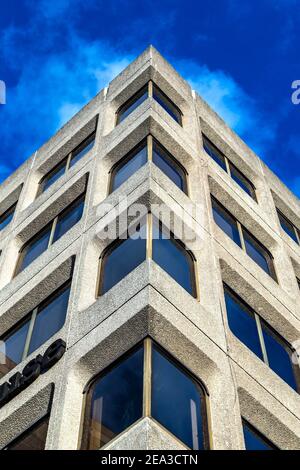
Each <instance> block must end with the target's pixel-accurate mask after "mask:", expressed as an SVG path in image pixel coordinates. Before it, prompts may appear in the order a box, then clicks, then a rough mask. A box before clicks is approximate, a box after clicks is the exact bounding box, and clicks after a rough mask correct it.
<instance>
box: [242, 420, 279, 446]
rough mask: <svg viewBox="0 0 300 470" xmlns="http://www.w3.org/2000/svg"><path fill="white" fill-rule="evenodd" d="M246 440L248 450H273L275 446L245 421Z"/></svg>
mask: <svg viewBox="0 0 300 470" xmlns="http://www.w3.org/2000/svg"><path fill="white" fill-rule="evenodd" d="M243 431H244V440H245V448H246V450H273V447H272V446H271V445H270V444H269V442H268V441H267V440H265V439H264V438H263V437H262V436H260V435H259V434H257V433H256V432H255V431H254V429H253V428H252V427H251V428H250V427H249V426H248V425H247V424H246V423H245V422H243Z"/></svg>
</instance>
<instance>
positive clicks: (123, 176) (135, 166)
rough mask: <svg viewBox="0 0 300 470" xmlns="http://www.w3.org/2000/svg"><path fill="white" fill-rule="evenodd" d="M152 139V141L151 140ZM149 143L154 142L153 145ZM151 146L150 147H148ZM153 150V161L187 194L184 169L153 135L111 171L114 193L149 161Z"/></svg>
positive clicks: (111, 188)
mask: <svg viewBox="0 0 300 470" xmlns="http://www.w3.org/2000/svg"><path fill="white" fill-rule="evenodd" d="M150 139H151V140H150ZM149 142H152V143H153V145H151V144H150V143H149ZM148 145H149V147H148ZM150 149H152V154H151V157H152V161H153V163H154V164H155V165H156V166H158V168H159V169H160V170H161V171H163V172H164V173H165V175H167V176H168V178H170V179H171V180H172V181H173V182H174V183H175V184H176V186H178V187H179V188H180V189H181V190H182V191H184V192H185V193H187V177H186V172H185V170H184V168H183V167H182V166H181V165H180V164H179V163H178V162H177V160H175V158H174V157H173V156H172V155H171V154H170V153H169V152H167V150H165V149H164V148H163V147H162V145H160V144H159V143H158V142H157V141H156V140H155V139H153V137H152V136H151V135H149V136H148V139H147V140H144V141H143V142H141V143H140V144H139V145H138V146H137V147H136V148H135V149H133V150H132V151H131V152H129V153H128V154H127V155H126V156H125V157H124V158H123V159H122V160H121V161H120V162H119V163H118V164H117V165H115V166H114V167H113V168H112V170H111V174H112V175H111V182H110V190H109V192H110V193H112V192H113V191H115V190H116V189H117V188H119V187H120V186H121V185H122V184H123V183H125V182H126V181H127V180H128V179H129V178H130V177H131V176H132V175H133V174H134V173H135V172H136V171H138V170H139V169H140V168H141V167H142V166H144V165H145V164H146V163H147V161H148V155H149V153H150V152H151V150H150Z"/></svg>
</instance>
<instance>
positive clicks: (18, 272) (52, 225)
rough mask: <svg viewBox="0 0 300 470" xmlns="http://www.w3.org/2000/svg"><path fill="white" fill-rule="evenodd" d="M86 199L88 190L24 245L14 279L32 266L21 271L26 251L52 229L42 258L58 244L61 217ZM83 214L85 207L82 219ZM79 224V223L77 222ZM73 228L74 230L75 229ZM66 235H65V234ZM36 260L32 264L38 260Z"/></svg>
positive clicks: (20, 251)
mask: <svg viewBox="0 0 300 470" xmlns="http://www.w3.org/2000/svg"><path fill="white" fill-rule="evenodd" d="M85 197H86V189H85V191H84V192H83V193H81V194H80V195H79V196H78V197H76V199H74V201H72V202H71V204H69V205H68V206H67V207H65V208H64V209H63V210H62V211H61V212H60V213H59V214H57V215H56V216H55V217H54V219H52V220H51V221H50V222H48V224H47V225H46V226H45V227H43V228H42V230H40V231H38V232H37V233H36V234H35V235H34V236H33V237H32V238H30V239H29V240H28V241H27V242H26V243H24V245H23V246H22V247H21V248H20V250H19V256H18V260H17V263H16V267H15V270H14V273H13V279H14V278H15V277H17V276H18V274H21V273H22V272H23V271H24V270H25V269H27V268H28V266H30V264H31V263H30V264H29V265H28V266H26V267H25V268H24V269H21V270H20V268H21V266H22V263H23V260H24V256H25V250H26V248H27V247H28V246H29V245H30V244H31V243H32V242H33V241H34V240H37V239H38V238H39V237H40V236H42V235H43V234H44V233H46V232H47V230H49V228H50V236H49V241H48V246H47V249H46V250H44V251H43V252H42V253H41V255H39V256H42V254H43V253H45V252H46V251H47V250H48V249H49V248H50V246H52V245H54V243H56V241H58V240H59V239H60V238H61V237H60V238H59V239H58V240H56V241H55V242H54V241H53V240H54V236H55V230H56V225H57V221H58V219H59V218H60V217H62V216H63V215H64V214H65V213H67V212H68V211H70V210H71V209H72V208H73V206H74V205H75V204H76V203H77V202H79V201H80V200H81V199H82V200H83V203H84V202H85ZM83 213H84V207H83V212H82V216H81V218H82V217H83ZM77 223H78V222H77ZM75 225H76V224H74V225H73V227H75ZM73 227H72V228H73ZM66 233H67V232H66ZM64 235H65V234H64ZM39 256H38V257H37V258H39ZM37 258H35V259H34V260H33V261H32V263H33V262H34V261H35V260H36V259H37Z"/></svg>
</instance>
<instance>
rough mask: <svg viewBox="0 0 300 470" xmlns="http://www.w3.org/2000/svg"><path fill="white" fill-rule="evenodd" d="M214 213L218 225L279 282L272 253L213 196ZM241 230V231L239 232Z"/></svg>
mask: <svg viewBox="0 0 300 470" xmlns="http://www.w3.org/2000/svg"><path fill="white" fill-rule="evenodd" d="M211 200H212V211H213V216H214V220H215V222H216V224H217V225H218V226H219V227H220V228H221V229H222V230H223V232H225V233H226V234H227V235H228V236H229V237H230V238H231V239H232V240H233V241H234V242H235V243H236V244H237V245H238V246H239V247H240V248H242V249H243V250H244V251H246V253H247V255H248V256H250V258H252V259H253V261H255V263H257V264H258V265H259V266H260V267H261V268H262V269H263V270H264V271H265V272H266V273H267V274H269V275H270V276H271V277H272V278H273V279H274V281H276V282H277V277H276V273H275V268H274V264H273V258H272V255H271V253H270V252H269V251H268V250H267V249H266V248H265V247H264V246H263V245H262V244H261V243H260V242H259V241H258V240H257V239H256V238H255V237H254V236H253V235H251V233H249V232H248V230H246V229H245V227H243V226H242V225H241V224H240V223H239V222H238V221H237V220H236V219H235V218H234V217H233V216H232V215H231V214H230V213H229V212H228V211H227V210H226V209H225V207H223V206H222V205H221V204H220V203H219V202H218V201H217V200H216V199H215V198H214V197H213V196H212V197H211ZM239 228H240V230H239Z"/></svg>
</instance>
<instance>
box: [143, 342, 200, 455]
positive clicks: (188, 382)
mask: <svg viewBox="0 0 300 470" xmlns="http://www.w3.org/2000/svg"><path fill="white" fill-rule="evenodd" d="M152 368H153V372H152V404H151V410H152V412H151V414H152V416H153V418H155V419H156V420H157V421H158V422H159V423H161V424H162V425H163V426H164V427H165V428H166V429H168V430H169V431H171V432H172V433H173V434H174V436H176V437H178V438H179V439H180V440H181V441H182V442H184V443H185V444H186V445H187V446H188V447H190V448H191V449H194V450H200V449H204V436H203V410H202V408H203V399H204V397H203V392H202V389H201V388H200V387H199V385H198V384H197V383H196V382H194V381H193V380H192V379H191V378H190V377H189V376H188V375H187V374H186V373H185V372H183V371H182V370H181V369H180V368H179V367H178V366H176V365H175V363H173V361H172V360H170V359H169V358H167V357H166V356H165V355H164V354H162V353H161V352H160V350H159V349H157V348H156V347H155V346H154V347H153V352H152Z"/></svg>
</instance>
